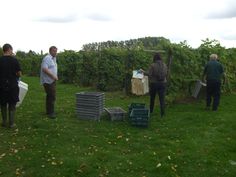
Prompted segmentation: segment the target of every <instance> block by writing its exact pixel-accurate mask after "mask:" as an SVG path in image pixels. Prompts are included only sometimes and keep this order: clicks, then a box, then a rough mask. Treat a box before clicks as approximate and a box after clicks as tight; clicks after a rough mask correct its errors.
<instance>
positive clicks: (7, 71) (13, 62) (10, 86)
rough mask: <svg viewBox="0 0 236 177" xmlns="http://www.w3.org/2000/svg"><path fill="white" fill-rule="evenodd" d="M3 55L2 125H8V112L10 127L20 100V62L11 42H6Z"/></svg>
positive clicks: (0, 63) (0, 83)
mask: <svg viewBox="0 0 236 177" xmlns="http://www.w3.org/2000/svg"><path fill="white" fill-rule="evenodd" d="M2 49H3V56H2V57H0V104H1V114H2V126H3V127H6V126H7V112H8V115H9V127H10V128H13V127H14V126H15V124H14V117H15V116H14V115H15V110H16V103H17V102H18V101H19V86H18V80H19V77H20V76H21V68H20V64H19V62H18V61H17V59H16V58H15V57H13V48H12V46H11V45H10V44H4V45H3V47H2Z"/></svg>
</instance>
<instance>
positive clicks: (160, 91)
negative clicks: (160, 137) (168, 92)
mask: <svg viewBox="0 0 236 177" xmlns="http://www.w3.org/2000/svg"><path fill="white" fill-rule="evenodd" d="M158 96H159V103H160V109H161V117H162V116H164V115H165V84H164V83H160V85H159V87H158Z"/></svg>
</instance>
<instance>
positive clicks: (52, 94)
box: [44, 82, 56, 114]
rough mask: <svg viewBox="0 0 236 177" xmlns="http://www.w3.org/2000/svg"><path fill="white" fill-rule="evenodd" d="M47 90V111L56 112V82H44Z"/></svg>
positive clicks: (49, 112) (48, 112)
mask: <svg viewBox="0 0 236 177" xmlns="http://www.w3.org/2000/svg"><path fill="white" fill-rule="evenodd" d="M44 89H45V92H46V113H47V114H54V105H55V100H56V84H55V82H54V83H52V84H44Z"/></svg>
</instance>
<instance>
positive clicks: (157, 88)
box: [149, 82, 166, 116]
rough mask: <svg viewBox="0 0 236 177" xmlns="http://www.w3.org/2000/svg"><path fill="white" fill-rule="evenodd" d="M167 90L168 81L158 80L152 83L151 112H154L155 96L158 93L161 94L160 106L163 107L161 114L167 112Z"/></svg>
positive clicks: (150, 91) (150, 92)
mask: <svg viewBox="0 0 236 177" xmlns="http://www.w3.org/2000/svg"><path fill="white" fill-rule="evenodd" d="M165 91H166V83H163V82H158V83H151V84H150V90H149V94H150V113H152V112H153V108H154V103H155V97H156V94H158V96H159V102H160V108H161V116H163V115H164V114H165Z"/></svg>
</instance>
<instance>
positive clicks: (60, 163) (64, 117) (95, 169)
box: [0, 77, 236, 177]
mask: <svg viewBox="0 0 236 177" xmlns="http://www.w3.org/2000/svg"><path fill="white" fill-rule="evenodd" d="M23 81H25V82H26V83H28V84H29V92H28V93H27V96H26V98H25V100H24V102H23V104H22V106H21V107H19V108H18V109H17V118H16V124H17V129H14V130H12V129H6V128H2V127H0V176H1V177H2V176H4V177H13V176H22V177H23V176H24V177H62V176H66V177H74V176H81V177H103V176H111V177H134V176H135V177H162V176H163V177H235V176H236V164H235V163H236V111H235V105H236V94H234V93H233V94H230V95H223V96H222V99H221V105H220V108H219V110H218V111H217V112H212V111H205V110H204V105H205V104H204V101H196V102H195V103H191V104H187V103H186V104H183V103H182V104H173V105H171V106H169V107H168V109H167V115H166V117H165V118H164V119H161V118H160V116H159V109H158V108H157V106H156V107H155V111H154V113H153V114H152V115H151V118H150V125H149V127H148V128H138V127H133V126H130V125H129V123H128V121H127V120H126V121H122V122H114V121H113V122H111V121H110V120H109V119H108V116H107V115H106V114H104V115H103V116H102V118H101V121H99V122H98V121H86V120H80V119H78V118H77V117H76V115H75V93H76V92H80V91H92V90H91V89H90V88H80V87H76V86H72V85H65V84H58V85H57V102H56V110H57V111H56V112H57V119H56V120H51V119H48V118H47V117H46V116H45V115H44V106H45V104H44V99H45V98H44V97H45V95H44V91H43V88H42V87H41V86H40V85H39V79H38V78H33V77H24V78H23ZM105 97H106V102H105V105H106V107H112V106H119V107H122V108H123V109H125V110H126V111H127V110H128V105H129V104H130V103H132V102H143V103H146V104H147V105H148V100H149V97H148V96H140V97H135V96H131V97H126V96H124V95H123V93H121V92H120V93H119V92H115V93H105Z"/></svg>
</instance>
